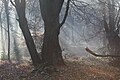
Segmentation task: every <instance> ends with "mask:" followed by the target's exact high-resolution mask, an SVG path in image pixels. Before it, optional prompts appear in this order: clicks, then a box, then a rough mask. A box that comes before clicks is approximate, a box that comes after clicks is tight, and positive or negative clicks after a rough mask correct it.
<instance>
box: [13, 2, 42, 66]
mask: <svg viewBox="0 0 120 80" xmlns="http://www.w3.org/2000/svg"><path fill="white" fill-rule="evenodd" d="M11 3H12V4H13V2H12V1H11ZM13 5H14V6H15V8H16V11H17V14H18V17H19V19H18V22H19V25H20V28H21V30H22V33H23V36H24V38H25V42H26V45H27V48H28V51H29V53H30V56H31V59H32V62H33V65H34V66H37V65H39V64H40V63H41V59H40V57H39V54H38V53H37V50H36V47H35V44H34V41H33V38H32V36H31V33H30V31H29V28H28V22H27V19H26V16H25V7H26V1H25V0H15V4H13Z"/></svg>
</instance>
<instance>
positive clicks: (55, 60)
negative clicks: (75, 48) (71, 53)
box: [42, 20, 64, 65]
mask: <svg viewBox="0 0 120 80" xmlns="http://www.w3.org/2000/svg"><path fill="white" fill-rule="evenodd" d="M51 27H52V28H51ZM58 27H59V22H58V20H55V21H54V22H50V23H46V24H45V33H44V40H43V47H42V60H43V62H46V63H48V64H50V65H63V64H64V61H63V59H62V50H61V47H60V45H59V32H60V29H58Z"/></svg>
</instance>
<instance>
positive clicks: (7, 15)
mask: <svg viewBox="0 0 120 80" xmlns="http://www.w3.org/2000/svg"><path fill="white" fill-rule="evenodd" d="M3 1H4V6H5V13H6V18H7V28H8V30H7V31H8V60H9V62H11V60H10V26H9V9H8V1H6V0H3Z"/></svg>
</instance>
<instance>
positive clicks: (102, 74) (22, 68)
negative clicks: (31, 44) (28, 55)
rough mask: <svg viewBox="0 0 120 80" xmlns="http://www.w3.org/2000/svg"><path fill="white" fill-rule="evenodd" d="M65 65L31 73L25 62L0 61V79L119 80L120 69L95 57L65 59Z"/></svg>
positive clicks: (31, 68) (29, 66)
mask: <svg viewBox="0 0 120 80" xmlns="http://www.w3.org/2000/svg"><path fill="white" fill-rule="evenodd" d="M65 62H66V66H59V67H57V71H56V72H54V73H52V74H48V75H47V74H40V73H38V72H35V73H32V70H33V66H31V65H30V64H27V63H23V64H16V63H15V62H13V63H12V64H10V63H8V62H6V61H0V80H120V69H119V68H117V67H113V66H110V65H108V64H107V61H104V60H101V59H97V58H89V59H88V58H79V59H78V58H77V59H67V60H65Z"/></svg>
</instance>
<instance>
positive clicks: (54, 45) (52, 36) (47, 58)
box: [39, 0, 70, 65]
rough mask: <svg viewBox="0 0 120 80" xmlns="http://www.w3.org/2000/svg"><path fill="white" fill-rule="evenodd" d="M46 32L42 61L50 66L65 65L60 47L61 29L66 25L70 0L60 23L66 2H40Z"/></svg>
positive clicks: (62, 0) (60, 0)
mask: <svg viewBox="0 0 120 80" xmlns="http://www.w3.org/2000/svg"><path fill="white" fill-rule="evenodd" d="M39 2H40V9H41V15H42V18H43V21H44V26H45V28H44V29H45V32H44V39H43V46H42V54H41V56H42V61H43V62H44V63H47V64H48V65H63V64H64V61H63V58H62V50H61V47H60V45H59V34H60V28H61V26H62V25H63V24H64V23H65V20H66V17H67V14H68V9H69V3H70V0H68V1H67V6H66V12H65V15H64V18H63V21H62V22H61V23H60V21H59V14H60V12H61V9H62V5H63V3H64V0H39Z"/></svg>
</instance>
